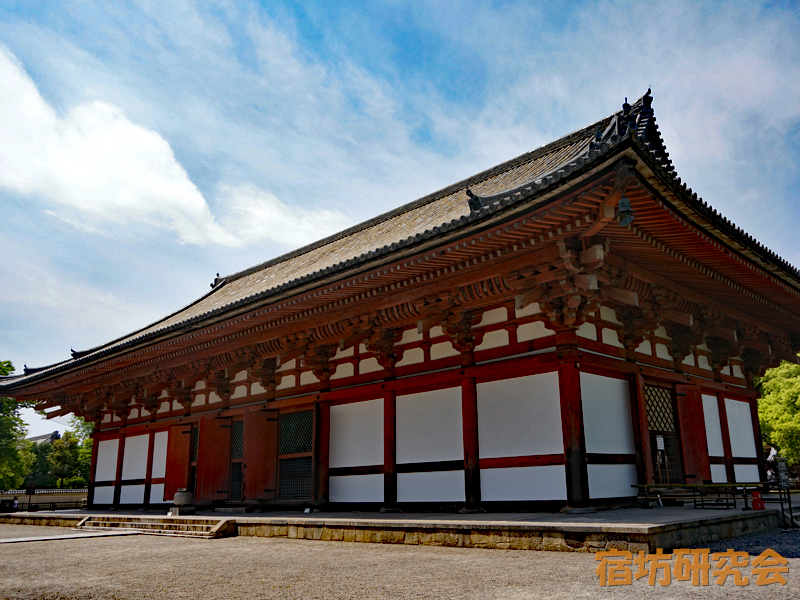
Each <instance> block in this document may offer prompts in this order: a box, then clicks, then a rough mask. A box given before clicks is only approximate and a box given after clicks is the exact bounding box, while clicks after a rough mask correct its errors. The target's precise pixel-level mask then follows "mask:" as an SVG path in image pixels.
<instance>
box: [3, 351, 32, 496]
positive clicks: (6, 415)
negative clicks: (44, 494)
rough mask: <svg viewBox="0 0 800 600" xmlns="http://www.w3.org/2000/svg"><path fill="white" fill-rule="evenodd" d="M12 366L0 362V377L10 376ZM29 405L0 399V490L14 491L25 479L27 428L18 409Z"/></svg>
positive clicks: (5, 362)
mask: <svg viewBox="0 0 800 600" xmlns="http://www.w3.org/2000/svg"><path fill="white" fill-rule="evenodd" d="M13 372H14V366H13V365H12V364H11V363H10V362H9V361H7V360H2V361H0V375H10V374H11V373H13ZM26 406H30V404H29V403H24V402H16V401H15V400H12V399H11V398H0V488H2V489H16V488H18V487H19V486H20V485H21V484H22V481H23V479H24V478H25V472H26V466H27V465H26V463H25V458H26V456H25V454H24V448H25V434H26V433H27V427H26V426H25V422H24V421H23V420H22V418H21V417H20V416H19V411H20V408H23V407H26Z"/></svg>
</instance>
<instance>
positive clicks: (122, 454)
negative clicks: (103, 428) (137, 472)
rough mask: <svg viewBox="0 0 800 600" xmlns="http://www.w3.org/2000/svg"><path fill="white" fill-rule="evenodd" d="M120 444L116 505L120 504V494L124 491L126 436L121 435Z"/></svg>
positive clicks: (115, 480)
mask: <svg viewBox="0 0 800 600" xmlns="http://www.w3.org/2000/svg"><path fill="white" fill-rule="evenodd" d="M118 439H119V446H117V473H116V475H115V476H114V501H113V504H114V505H115V506H117V505H119V495H120V493H122V461H123V459H124V457H125V436H124V435H121V436H119V438H118Z"/></svg>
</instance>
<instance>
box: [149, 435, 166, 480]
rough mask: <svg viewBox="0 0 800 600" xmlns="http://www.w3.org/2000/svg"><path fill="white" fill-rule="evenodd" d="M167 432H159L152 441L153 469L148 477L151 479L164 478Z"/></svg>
mask: <svg viewBox="0 0 800 600" xmlns="http://www.w3.org/2000/svg"><path fill="white" fill-rule="evenodd" d="M168 439H169V431H159V432H157V433H156V434H155V439H154V440H153V468H152V471H151V473H150V476H151V477H152V478H153V479H158V478H159V477H164V476H165V475H166V473H167V441H168Z"/></svg>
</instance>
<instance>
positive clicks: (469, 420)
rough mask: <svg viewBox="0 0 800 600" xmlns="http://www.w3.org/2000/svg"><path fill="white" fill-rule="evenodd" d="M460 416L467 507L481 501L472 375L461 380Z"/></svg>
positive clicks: (471, 506) (475, 389) (476, 412)
mask: <svg viewBox="0 0 800 600" xmlns="http://www.w3.org/2000/svg"><path fill="white" fill-rule="evenodd" d="M461 417H462V424H463V430H464V431H463V436H464V466H463V468H464V487H465V497H466V499H467V507H469V508H477V507H478V506H479V505H480V503H481V471H480V468H479V466H478V456H479V448H478V391H477V387H476V384H475V379H474V378H473V377H464V378H463V379H462V380H461Z"/></svg>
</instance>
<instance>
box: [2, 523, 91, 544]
mask: <svg viewBox="0 0 800 600" xmlns="http://www.w3.org/2000/svg"><path fill="white" fill-rule="evenodd" d="M65 533H77V532H75V531H72V530H71V529H70V528H69V527H44V526H39V525H6V524H5V523H3V524H0V540H10V539H12V538H25V537H48V536H51V535H63V534H65Z"/></svg>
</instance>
